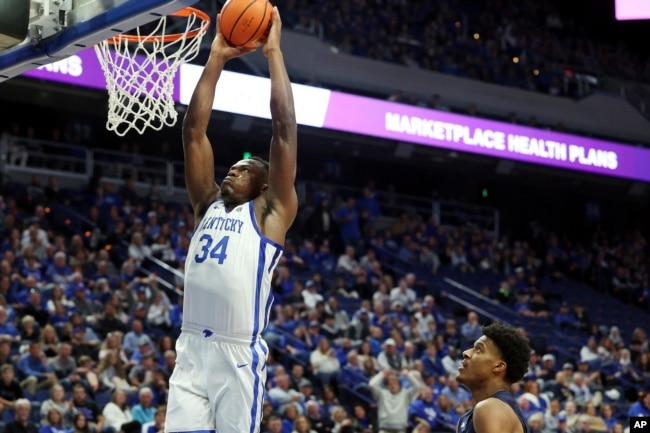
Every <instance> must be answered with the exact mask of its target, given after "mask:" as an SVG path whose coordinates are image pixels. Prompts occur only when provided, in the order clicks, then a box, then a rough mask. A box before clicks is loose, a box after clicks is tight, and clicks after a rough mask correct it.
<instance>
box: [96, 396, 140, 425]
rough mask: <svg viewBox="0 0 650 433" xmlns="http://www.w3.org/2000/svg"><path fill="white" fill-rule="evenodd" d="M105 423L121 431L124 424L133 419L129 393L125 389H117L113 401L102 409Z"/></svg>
mask: <svg viewBox="0 0 650 433" xmlns="http://www.w3.org/2000/svg"><path fill="white" fill-rule="evenodd" d="M102 415H103V416H104V425H105V426H106V427H112V428H114V429H115V431H116V432H119V431H120V430H121V428H122V425H123V424H125V423H129V422H131V421H133V417H132V416H131V409H130V408H129V406H128V401H127V395H126V392H125V391H124V390H121V389H115V390H114V391H113V396H112V398H111V401H110V402H108V403H107V404H106V406H104V409H103V410H102Z"/></svg>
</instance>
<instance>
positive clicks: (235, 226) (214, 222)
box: [199, 216, 244, 233]
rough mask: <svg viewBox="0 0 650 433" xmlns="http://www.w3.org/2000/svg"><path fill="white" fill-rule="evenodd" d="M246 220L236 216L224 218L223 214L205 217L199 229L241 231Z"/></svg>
mask: <svg viewBox="0 0 650 433" xmlns="http://www.w3.org/2000/svg"><path fill="white" fill-rule="evenodd" d="M243 225H244V221H241V220H238V219H235V218H224V217H221V216H217V217H209V218H204V219H203V221H202V222H201V227H199V230H213V229H214V230H223V231H228V232H237V233H241V228H242V226H243Z"/></svg>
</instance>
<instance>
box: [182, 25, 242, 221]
mask: <svg viewBox="0 0 650 433" xmlns="http://www.w3.org/2000/svg"><path fill="white" fill-rule="evenodd" d="M249 51H253V49H241V48H235V47H232V46H230V45H229V44H228V43H227V42H226V39H225V38H224V37H223V35H222V34H221V31H220V30H219V17H217V34H216V36H215V38H214V41H213V42H212V47H211V49H210V57H209V58H208V61H207V63H206V65H205V68H204V69H203V72H202V74H201V77H200V78H199V82H198V83H197V85H196V87H195V88H194V93H193V94H192V99H191V100H190V104H189V106H188V108H187V112H186V113H185V118H184V119H183V150H184V153H185V183H186V185H187V192H188V194H189V196H190V201H191V202H192V207H193V208H194V214H195V216H197V217H200V216H201V215H200V214H201V213H202V212H203V207H204V206H206V205H207V204H208V203H210V202H211V201H212V200H214V198H215V197H216V195H217V194H218V192H219V186H218V185H217V183H216V182H215V180H214V155H213V153H212V145H211V144H210V140H208V136H207V129H208V123H209V121H210V115H211V113H212V104H213V102H214V97H215V88H216V86H217V81H218V80H219V77H220V76H221V72H222V71H223V68H224V65H225V64H226V62H227V61H228V60H230V59H232V58H234V57H238V56H240V55H242V54H245V53H247V52H249Z"/></svg>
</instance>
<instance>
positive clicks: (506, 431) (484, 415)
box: [473, 398, 523, 433]
mask: <svg viewBox="0 0 650 433" xmlns="http://www.w3.org/2000/svg"><path fill="white" fill-rule="evenodd" d="M473 418H474V430H475V431H476V433H523V427H522V425H521V422H520V421H519V417H517V415H516V414H515V412H514V411H513V410H512V408H511V407H510V406H508V405H507V404H505V403H504V402H502V401H501V400H497V399H496V398H488V399H487V400H483V401H482V402H480V403H478V404H477V405H476V407H475V408H474V417H473Z"/></svg>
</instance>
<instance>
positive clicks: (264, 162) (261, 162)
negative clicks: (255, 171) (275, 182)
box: [249, 156, 269, 174]
mask: <svg viewBox="0 0 650 433" xmlns="http://www.w3.org/2000/svg"><path fill="white" fill-rule="evenodd" d="M249 159H252V160H253V161H257V162H259V163H260V164H262V167H264V169H265V170H266V173H267V174H268V173H269V162H268V161H267V160H266V159H264V158H260V157H259V156H251V157H250V158H249Z"/></svg>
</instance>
